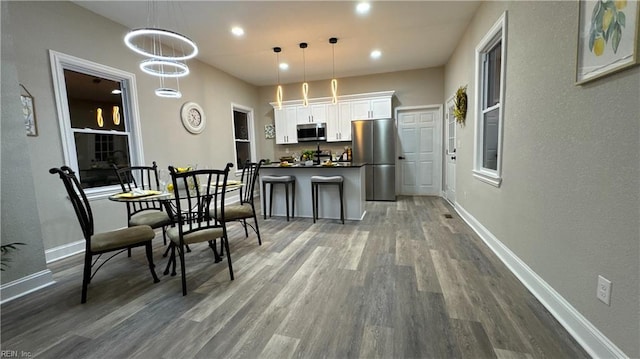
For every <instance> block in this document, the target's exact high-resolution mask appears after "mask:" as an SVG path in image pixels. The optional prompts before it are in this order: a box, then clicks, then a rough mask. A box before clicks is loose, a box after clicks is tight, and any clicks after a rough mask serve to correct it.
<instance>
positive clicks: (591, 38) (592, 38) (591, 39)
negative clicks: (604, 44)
mask: <svg viewBox="0 0 640 359" xmlns="http://www.w3.org/2000/svg"><path fill="white" fill-rule="evenodd" d="M595 41H596V32H595V31H593V29H591V32H590V33H589V50H590V51H591V52H593V43H594V42H595Z"/></svg>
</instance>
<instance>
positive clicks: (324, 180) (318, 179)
mask: <svg viewBox="0 0 640 359" xmlns="http://www.w3.org/2000/svg"><path fill="white" fill-rule="evenodd" d="M342 181H343V178H342V176H311V182H320V183H340V182H342Z"/></svg>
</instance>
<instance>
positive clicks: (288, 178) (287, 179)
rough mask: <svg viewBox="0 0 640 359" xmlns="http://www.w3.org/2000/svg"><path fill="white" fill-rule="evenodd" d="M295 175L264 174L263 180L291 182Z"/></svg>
mask: <svg viewBox="0 0 640 359" xmlns="http://www.w3.org/2000/svg"><path fill="white" fill-rule="evenodd" d="M291 181H293V176H262V182H291Z"/></svg>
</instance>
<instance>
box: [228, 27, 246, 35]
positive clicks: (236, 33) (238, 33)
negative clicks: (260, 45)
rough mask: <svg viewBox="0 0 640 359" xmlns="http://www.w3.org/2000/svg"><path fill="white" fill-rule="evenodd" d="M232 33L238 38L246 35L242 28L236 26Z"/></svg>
mask: <svg viewBox="0 0 640 359" xmlns="http://www.w3.org/2000/svg"><path fill="white" fill-rule="evenodd" d="M231 33H232V34H234V35H236V36H242V35H244V29H243V28H241V27H240V26H235V27H233V28H232V29H231Z"/></svg>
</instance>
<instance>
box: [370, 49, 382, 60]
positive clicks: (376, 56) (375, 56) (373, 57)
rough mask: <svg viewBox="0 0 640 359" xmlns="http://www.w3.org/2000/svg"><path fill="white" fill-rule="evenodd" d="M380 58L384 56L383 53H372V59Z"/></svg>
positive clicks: (376, 51)
mask: <svg viewBox="0 0 640 359" xmlns="http://www.w3.org/2000/svg"><path fill="white" fill-rule="evenodd" d="M380 56H382V52H380V50H373V51H371V58H372V59H377V58H379V57H380Z"/></svg>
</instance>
